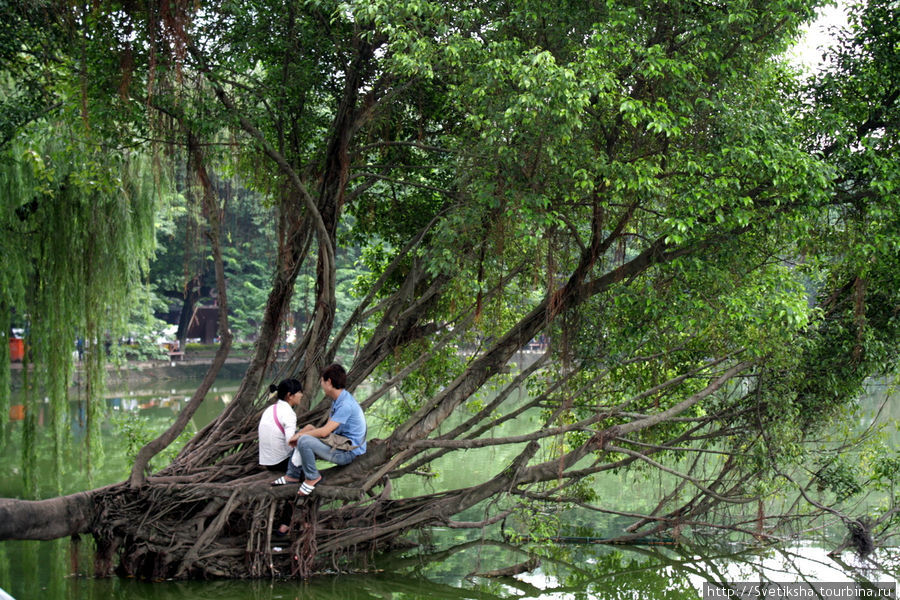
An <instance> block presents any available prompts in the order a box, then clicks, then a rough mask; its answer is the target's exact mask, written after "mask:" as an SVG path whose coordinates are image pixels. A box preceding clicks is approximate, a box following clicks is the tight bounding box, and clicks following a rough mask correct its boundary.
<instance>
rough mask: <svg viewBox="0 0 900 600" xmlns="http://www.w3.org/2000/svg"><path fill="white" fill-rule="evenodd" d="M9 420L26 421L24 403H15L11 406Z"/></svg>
mask: <svg viewBox="0 0 900 600" xmlns="http://www.w3.org/2000/svg"><path fill="white" fill-rule="evenodd" d="M9 420H10V421H24V420H25V405H24V404H13V405H12V406H10V407H9Z"/></svg>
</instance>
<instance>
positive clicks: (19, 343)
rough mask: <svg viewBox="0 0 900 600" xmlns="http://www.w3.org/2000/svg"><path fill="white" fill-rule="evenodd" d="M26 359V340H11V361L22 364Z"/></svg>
mask: <svg viewBox="0 0 900 600" xmlns="http://www.w3.org/2000/svg"><path fill="white" fill-rule="evenodd" d="M23 358H25V340H23V339H22V338H10V339H9V360H11V361H15V362H21V361H22V359H23Z"/></svg>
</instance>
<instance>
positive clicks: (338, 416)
mask: <svg viewBox="0 0 900 600" xmlns="http://www.w3.org/2000/svg"><path fill="white" fill-rule="evenodd" d="M331 420H332V421H336V422H337V423H339V424H338V426H337V429H335V430H334V432H335V433H336V434H338V435H342V436H344V437H347V438H350V440H351V441H352V442H353V445H354V446H357V448H354V449H353V450H351V451H350V452H352V453H353V454H355V455H356V456H360V455H362V454H365V453H366V417H365V415H363V410H362V408H361V407H360V406H359V403H358V402H357V401H356V398H354V397H353V394H351V393H350V392H348V391H347V390H344V391H342V392H341V393H340V395H338V397H337V398H335V400H334V403H333V404H332V405H331Z"/></svg>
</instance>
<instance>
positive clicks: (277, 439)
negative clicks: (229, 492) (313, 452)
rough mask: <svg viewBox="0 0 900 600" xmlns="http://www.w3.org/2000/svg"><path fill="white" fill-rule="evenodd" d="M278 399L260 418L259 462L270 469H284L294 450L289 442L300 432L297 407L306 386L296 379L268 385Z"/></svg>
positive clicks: (281, 470)
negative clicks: (298, 430)
mask: <svg viewBox="0 0 900 600" xmlns="http://www.w3.org/2000/svg"><path fill="white" fill-rule="evenodd" d="M269 392H270V393H275V394H276V396H277V398H278V399H277V401H276V402H275V404H272V405H271V406H269V407H267V408H266V410H265V411H263V414H262V417H261V418H260V420H259V430H258V431H259V464H260V466H261V467H264V468H266V469H268V470H270V471H280V472H282V473H283V472H284V471H285V470H286V469H287V464H288V459H290V457H291V453H292V452H293V451H294V449H293V447H291V446H289V445H288V442H289V441H290V439H291V438H292V437H293V435H294V433H295V432H296V431H297V413H295V412H294V408H296V406H297V405H298V404H300V401H301V400H302V399H303V386H302V384H301V383H300V382H299V381H297V380H296V379H285V380H283V381H282V382H281V383H279V384H278V385H277V386H276V385H275V384H272V385H270V386H269Z"/></svg>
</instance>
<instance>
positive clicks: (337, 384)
mask: <svg viewBox="0 0 900 600" xmlns="http://www.w3.org/2000/svg"><path fill="white" fill-rule="evenodd" d="M319 383H320V385H321V386H322V391H323V392H325V395H326V396H328V397H329V398H331V400H332V404H331V414H330V415H329V418H328V421H327V422H326V423H325V424H324V425H323V426H321V427H314V426H312V425H306V426H304V427H303V428H302V429H300V430H299V431H298V432H297V433H295V434H294V436H293V437H292V438H291V440H290V443H291V445H294V444H296V447H295V448H294V452H293V454H292V455H291V460H290V461H289V462H288V468H287V474H286V475H285V476H284V477H279V478H278V479H276V480H275V481H273V482H272V485H284V484H288V483H296V482H298V481H301V479H302V482H301V483H300V490H299V491H298V492H297V494H298V495H300V496H309V495H310V494H311V493H312V492H313V490H314V489H315V487H316V484H317V483H319V482H320V481H321V480H322V476H321V475H320V474H319V471H318V469H316V458H317V457H318V458H322V459H325V460H327V461H329V462H333V463H335V464H337V465H346V464H349V463H350V462H351V461H352V460H353V459H355V458H356V457H357V456H361V455H363V454H365V453H366V431H367V428H366V417H365V415H364V414H363V411H362V408H360V406H359V403H358V402H357V401H356V398H354V397H353V394H351V393H350V392H348V391H347V390H346V389H345V388H346V386H347V372H346V371H345V370H344V367H342V366H341V365H339V364H337V363H335V364H331V365H329V366H328V367H326V368H325V370H324V371H322V376H321V379H320V380H319ZM331 434H336V435H339V436H343V437H345V438H347V439H349V442H346V441H345V442H344V443H343V444H342V445H337V444H335V441H334V439H333V437H329V436H331ZM326 439H327V440H328V441H329V442H331V443H326ZM336 445H337V447H335V446H336Z"/></svg>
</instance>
